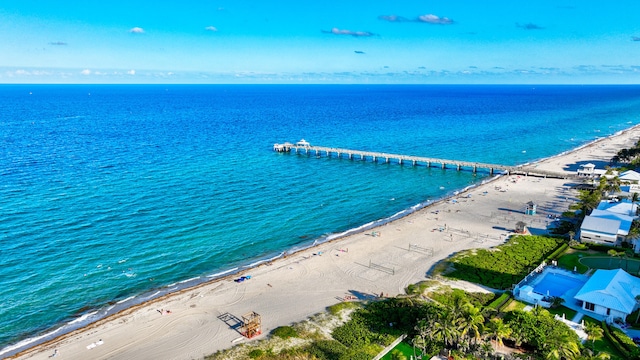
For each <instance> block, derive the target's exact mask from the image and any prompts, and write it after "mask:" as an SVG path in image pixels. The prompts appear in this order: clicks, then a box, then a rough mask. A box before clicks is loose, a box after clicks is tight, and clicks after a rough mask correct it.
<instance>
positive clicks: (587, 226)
mask: <svg viewBox="0 0 640 360" xmlns="http://www.w3.org/2000/svg"><path fill="white" fill-rule="evenodd" d="M637 208H638V205H637V204H633V203H631V202H630V201H628V200H622V201H612V200H603V201H601V202H600V204H598V208H596V209H594V210H593V211H592V212H591V214H590V215H589V216H585V218H584V220H583V221H582V225H581V226H580V241H583V242H592V243H598V244H604V245H619V244H620V243H621V242H622V241H624V240H625V238H626V237H627V236H628V235H629V231H631V223H632V222H633V220H634V219H636V218H637V216H636V211H637ZM639 246H640V245H639ZM639 249H640V247H639Z"/></svg>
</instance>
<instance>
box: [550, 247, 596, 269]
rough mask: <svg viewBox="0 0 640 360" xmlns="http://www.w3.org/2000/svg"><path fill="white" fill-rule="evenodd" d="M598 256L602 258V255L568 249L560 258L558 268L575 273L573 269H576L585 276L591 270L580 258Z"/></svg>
mask: <svg viewBox="0 0 640 360" xmlns="http://www.w3.org/2000/svg"><path fill="white" fill-rule="evenodd" d="M598 255H600V256H602V253H595V252H594V253H590V252H588V251H582V250H574V249H568V250H567V252H566V253H565V254H564V255H562V256H560V258H558V266H560V267H561V268H564V269H567V270H571V271H573V269H576V270H578V272H579V273H580V274H584V273H585V272H587V270H589V268H588V267H587V266H586V265H583V264H581V263H580V261H579V260H580V258H583V257H586V256H598Z"/></svg>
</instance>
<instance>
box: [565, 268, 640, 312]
mask: <svg viewBox="0 0 640 360" xmlns="http://www.w3.org/2000/svg"><path fill="white" fill-rule="evenodd" d="M638 295H640V279H638V278H636V277H635V276H631V275H629V273H627V272H626V271H624V270H622V269H616V270H602V269H599V270H596V272H595V273H594V274H593V275H592V276H591V277H590V278H589V280H587V282H586V283H585V284H584V285H583V286H582V288H580V290H578V292H577V293H576V295H575V296H574V298H575V299H576V300H578V302H579V303H580V305H581V307H582V309H583V310H585V311H586V312H587V313H588V312H592V313H595V314H598V315H603V316H607V317H608V319H609V320H614V319H616V318H622V319H625V318H626V317H627V316H628V315H629V314H631V313H632V312H633V311H634V310H636V309H637V308H638V307H639V304H638V302H637V301H636V296H638Z"/></svg>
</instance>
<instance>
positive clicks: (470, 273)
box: [446, 236, 563, 289]
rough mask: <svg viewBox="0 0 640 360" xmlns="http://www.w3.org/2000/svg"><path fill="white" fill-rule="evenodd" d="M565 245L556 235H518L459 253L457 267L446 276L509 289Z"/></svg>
mask: <svg viewBox="0 0 640 360" xmlns="http://www.w3.org/2000/svg"><path fill="white" fill-rule="evenodd" d="M561 245H563V241H562V239H559V238H555V237H547V236H515V237H513V238H511V239H510V240H509V241H508V242H507V243H505V244H504V245H500V246H498V247H496V248H493V249H489V250H485V249H478V250H469V251H463V252H461V253H459V254H457V255H456V256H454V257H453V258H452V259H451V263H452V264H453V266H454V268H455V270H454V271H453V272H451V273H449V274H446V276H448V277H452V278H456V279H460V280H466V281H470V282H474V283H478V284H481V285H485V286H488V287H491V288H494V289H507V288H509V287H511V286H512V285H513V284H516V283H518V282H519V281H520V280H521V279H522V278H523V277H524V276H526V275H527V274H528V273H529V272H530V271H531V270H532V269H533V268H535V267H536V266H537V265H538V264H540V263H541V262H542V261H543V260H544V259H545V258H547V256H549V255H551V254H552V253H553V252H554V251H555V250H556V249H558V248H559V247H560V246H561Z"/></svg>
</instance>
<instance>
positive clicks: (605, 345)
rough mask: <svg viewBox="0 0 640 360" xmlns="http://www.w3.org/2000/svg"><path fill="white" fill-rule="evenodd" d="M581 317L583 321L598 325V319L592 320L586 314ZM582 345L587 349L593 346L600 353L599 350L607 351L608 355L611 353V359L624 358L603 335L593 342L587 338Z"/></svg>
mask: <svg viewBox="0 0 640 360" xmlns="http://www.w3.org/2000/svg"><path fill="white" fill-rule="evenodd" d="M582 319H583V320H584V322H585V323H588V322H590V323H594V324H596V325H598V326H600V321H598V320H594V319H592V318H590V317H588V316H585V317H583V318H582ZM584 346H585V347H586V348H588V349H592V346H593V348H594V349H595V352H596V353H600V352H606V353H608V354H609V355H611V360H624V358H623V357H622V354H620V353H619V352H618V350H617V349H616V348H615V347H614V346H613V345H612V344H611V342H610V341H609V340H608V339H607V338H606V337H605V336H604V335H603V336H602V339H600V340H596V341H595V344H593V342H592V341H591V340H587V342H585V343H584Z"/></svg>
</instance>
